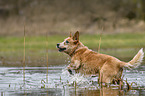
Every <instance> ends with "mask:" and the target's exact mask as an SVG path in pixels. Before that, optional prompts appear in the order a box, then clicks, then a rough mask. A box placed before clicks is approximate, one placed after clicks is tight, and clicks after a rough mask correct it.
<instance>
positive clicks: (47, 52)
mask: <svg viewBox="0 0 145 96" xmlns="http://www.w3.org/2000/svg"><path fill="white" fill-rule="evenodd" d="M47 38H48V37H47V34H46V63H47V73H46V83H48V39H47Z"/></svg>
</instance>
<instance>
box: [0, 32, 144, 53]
mask: <svg viewBox="0 0 145 96" xmlns="http://www.w3.org/2000/svg"><path fill="white" fill-rule="evenodd" d="M66 37H67V36H57V35H53V36H48V38H47V42H48V46H47V47H48V49H52V50H56V44H57V43H59V42H62V41H63V40H64V38H66ZM99 38H100V35H81V36H80V41H81V42H83V44H84V45H86V46H88V47H89V48H91V49H97V48H98V45H99ZM141 47H145V33H135V34H132V33H124V34H108V35H106V34H105V35H102V42H101V49H111V48H115V49H116V48H141ZM27 49H30V50H40V49H46V37H44V36H40V37H38V36H37V37H26V50H27ZM14 50H23V37H0V51H14Z"/></svg>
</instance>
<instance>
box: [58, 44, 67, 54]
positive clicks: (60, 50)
mask: <svg viewBox="0 0 145 96" xmlns="http://www.w3.org/2000/svg"><path fill="white" fill-rule="evenodd" d="M59 45H60V44H59V43H57V45H56V47H57V48H58V51H59V52H62V51H64V50H66V48H60V47H59Z"/></svg>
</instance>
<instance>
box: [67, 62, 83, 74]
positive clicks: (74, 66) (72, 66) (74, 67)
mask: <svg viewBox="0 0 145 96" xmlns="http://www.w3.org/2000/svg"><path fill="white" fill-rule="evenodd" d="M80 65H81V64H80V61H79V60H74V61H72V62H71V64H69V65H68V67H67V69H68V72H69V73H70V74H72V70H77V69H79V67H80Z"/></svg>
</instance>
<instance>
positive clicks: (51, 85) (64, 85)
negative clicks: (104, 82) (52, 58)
mask: <svg viewBox="0 0 145 96" xmlns="http://www.w3.org/2000/svg"><path fill="white" fill-rule="evenodd" d="M65 68H66V66H53V67H49V68H48V69H49V74H48V82H46V73H47V68H46V67H26V68H25V78H23V68H22V67H0V94H1V96H21V95H22V96H23V95H24V96H117V95H119V96H122V95H133V96H139V95H140V96H143V95H145V65H142V66H140V67H139V68H137V69H135V70H129V69H125V70H124V73H123V75H124V80H126V78H127V81H128V83H129V84H131V83H132V82H135V83H136V84H137V85H136V84H133V85H132V90H130V91H127V88H126V84H125V85H124V90H122V91H120V90H119V88H118V86H116V85H111V86H110V87H103V88H100V86H99V85H98V84H97V78H98V77H84V76H80V75H79V74H75V75H74V76H70V75H69V73H68V72H67V71H66V69H65Z"/></svg>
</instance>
